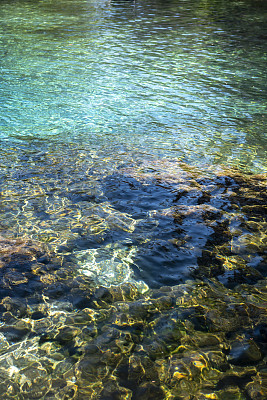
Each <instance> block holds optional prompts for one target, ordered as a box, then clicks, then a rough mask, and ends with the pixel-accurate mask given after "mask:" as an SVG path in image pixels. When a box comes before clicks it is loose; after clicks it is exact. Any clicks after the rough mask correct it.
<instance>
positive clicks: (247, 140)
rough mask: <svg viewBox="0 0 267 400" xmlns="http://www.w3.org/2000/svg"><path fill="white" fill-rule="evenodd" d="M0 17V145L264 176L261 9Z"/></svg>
mask: <svg viewBox="0 0 267 400" xmlns="http://www.w3.org/2000/svg"><path fill="white" fill-rule="evenodd" d="M0 7H1V8H0V18H1V20H0V21H1V22H0V29H1V36H0V40H1V42H0V52H1V53H0V54H1V86H0V90H1V92H0V96H1V103H0V107H1V108H0V116H1V117H0V118H1V120H0V121H1V122H0V124H1V125H0V127H1V129H0V135H1V141H2V142H3V143H4V145H5V146H6V145H9V144H10V143H13V141H14V143H17V144H18V145H19V144H23V143H28V142H29V141H32V140H36V139H38V140H40V139H41V140H42V143H43V146H45V145H46V144H47V143H51V142H53V143H54V144H55V145H57V144H60V143H82V145H84V146H90V147H93V148H95V149H99V148H101V147H102V146H107V147H108V148H109V150H108V151H109V152H111V153H113V152H114V153H116V151H117V147H118V146H119V147H120V148H122V149H125V150H126V151H131V150H132V149H138V151H140V152H144V153H147V154H156V155H161V156H162V155H164V156H173V157H177V158H179V159H182V160H184V161H187V162H190V163H194V164H198V165H199V164H200V163H201V164H203V165H205V164H211V163H225V164H227V165H239V166H241V167H243V168H246V169H247V170H251V171H253V172H263V171H265V170H266V7H265V5H264V2H250V1H243V2H242V1H241V2H240V1H238V2H235V1H226V2H225V1H208V2H206V1H201V2H199V1H197V2H196V1H167V2H162V1H152V2H150V1H149V2H148V1H102V0H99V1H97V0H95V1H80V0H79V1H62V0H60V1H56V0H55V1H51V0H49V1H11V2H9V1H2V2H1V5H0ZM27 145H28V144H27ZM38 146H39V145H38ZM40 146H41V150H42V145H40Z"/></svg>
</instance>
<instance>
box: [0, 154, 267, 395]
mask: <svg viewBox="0 0 267 400" xmlns="http://www.w3.org/2000/svg"><path fill="white" fill-rule="evenodd" d="M69 168H70V172H71V168H72V167H71V166H69ZM69 176H71V174H69ZM87 179H88V181H87V183H89V182H90V179H91V178H89V177H87ZM24 184H25V185H26V186H27V181H26V182H24ZM50 184H51V182H50ZM82 185H83V186H84V185H85V183H84V181H83V182H82ZM29 186H30V185H29ZM78 186H79V185H78ZM85 186H86V185H85ZM76 189H77V190H78V188H76ZM265 189H266V176H265V175H261V176H255V175H254V176H253V175H251V176H250V175H245V174H242V173H241V172H240V171H237V170H233V169H232V170H226V169H217V170H216V169H213V170H212V171H206V172H205V173H204V172H201V171H198V170H197V169H196V168H193V167H189V166H186V165H185V164H181V163H177V162H173V161H167V160H157V161H153V162H152V161H149V162H147V163H146V162H142V163H139V164H138V165H134V166H131V167H127V168H126V167H121V168H119V169H117V170H116V171H113V172H112V173H110V174H108V173H107V174H106V175H105V176H104V177H103V179H101V180H100V181H99V187H98V188H97V192H98V193H102V194H101V196H102V198H101V196H100V195H99V197H98V201H97V203H96V202H95V203H94V202H93V201H92V199H91V198H90V199H87V200H85V199H84V197H82V198H80V202H81V203H82V204H81V205H79V204H78V203H79V202H78V203H77V197H75V196H74V189H73V193H72V196H69V195H68V197H64V196H63V190H62V188H61V187H59V188H58V189H57V190H56V192H57V194H56V195H55V200H57V201H58V203H55V204H58V207H59V208H58V209H57V208H54V213H53V212H52V211H51V209H50V207H52V204H53V201H52V199H53V198H52V199H51V198H50V197H49V196H51V194H49V196H48V197H47V199H46V200H45V201H44V197H42V196H39V195H36V197H34V201H33V200H31V201H32V204H33V203H34V207H32V208H31V216H32V218H33V222H34V224H35V223H36V224H37V225H36V226H35V227H34V229H35V230H34V229H32V227H30V225H26V226H25V225H23V221H25V215H24V214H23V212H22V211H21V205H17V207H18V209H19V212H16V213H15V212H14V210H15V209H16V202H15V201H14V199H13V197H12V196H11V197H10V199H9V202H7V203H6V204H8V205H6V208H5V210H4V211H5V212H6V213H8V212H10V213H11V219H12V218H14V226H15V220H16V226H17V225H18V226H20V227H21V229H22V232H23V235H22V236H21V237H20V234H18V232H17V231H15V230H14V232H13V237H12V235H11V232H12V223H11V225H10V228H9V229H8V230H5V229H4V227H2V233H1V234H2V236H1V238H0V266H1V268H0V279H1V280H0V294H1V300H0V318H1V323H0V399H3V400H9V399H22V400H30V399H43V400H48V399H51V400H52V399H59V400H62V399H79V400H84V399H92V400H94V399H103V400H107V399H110V400H111V399H132V400H140V399H142V400H146V399H152V398H153V399H159V400H160V399H162V400H163V399H167V400H177V399H183V400H187V399H188V400H192V399H193V400H199V399H203V400H204V399H216V400H223V399H227V400H228V399H234V400H235V399H236V400H237V399H243V398H244V399H252V400H264V399H265V395H266V391H267V386H266V361H267V358H266V355H267V353H266V350H267V348H266V339H267V309H266V304H267V291H266V283H267V280H266V269H265V268H266V190H265ZM79 190H80V189H79ZM27 193H28V194H27ZM29 193H30V191H29V192H27V189H26V188H25V190H24V192H23V194H22V195H21V196H22V198H21V201H22V203H23V204H24V205H25V207H26V205H28V207H29V199H30V197H27V196H30V194H29ZM59 193H61V195H62V197H60V196H58V194H59ZM3 195H4V196H5V199H6V200H7V199H8V196H9V195H8V192H5V193H4V194H3ZM31 196H32V194H31ZM57 196H58V197H57ZM80 196H81V193H80ZM38 202H39V203H38ZM46 204H47V208H46ZM77 204H78V205H77ZM41 205H42V206H43V212H45V213H46V214H47V215H48V214H49V212H48V211H49V210H50V212H51V215H50V217H49V218H48V217H47V215H46V216H45V215H44V214H42V213H40V207H41ZM8 207H9V209H8ZM70 210H71V211H70ZM96 210H98V211H97V212H96ZM73 212H74V214H72V213H73ZM12 213H13V214H12ZM63 214H64V215H65V216H64V218H66V219H65V220H64V221H62V223H60V224H59V222H58V221H59V220H58V219H57V218H59V217H60V215H61V216H62V215H63ZM12 215H13V217H12ZM55 215H57V216H58V217H56V216H55ZM78 215H79V218H78V217H77V216H78ZM97 215H101V217H99V218H101V220H100V219H99V220H98V219H97ZM76 217H77V218H76ZM62 218H63V216H62ZM85 219H86V221H87V222H86V224H85V222H84V221H85ZM96 220H97V222H96ZM47 221H48V222H49V224H50V225H49V229H51V232H54V233H53V234H54V237H55V238H56V239H55V241H53V240H52V239H51V237H50V239H51V240H49V241H47V240H43V241H42V240H40V239H41V238H43V239H44V236H43V234H42V233H43V231H42V226H43V228H44V231H45V229H46V225H45V224H44V225H42V224H43V222H45V223H46V222H47ZM78 223H79V224H80V225H79V229H80V230H75V231H74V232H71V233H70V230H71V229H72V227H73V226H74V225H75V224H78ZM72 224H73V225H72ZM99 224H100V225H101V229H102V228H103V229H104V230H103V231H101V233H100V236H98V235H96V233H95V232H96V231H94V233H93V234H92V228H91V226H95V225H97V226H99ZM37 228H38V232H39V233H38V237H39V240H37V237H36V236H35V233H34V232H37ZM75 229H76V228H75ZM77 229H78V228H77ZM99 229H100V228H99ZM27 233H28V236H27ZM60 234H62V237H64V240H61V239H59V238H60ZM71 235H76V236H75V238H76V239H75V240H74V236H71ZM93 237H95V238H96V241H94V240H93ZM100 237H101V240H99V238H100ZM89 244H91V248H90V247H89ZM150 268H152V269H151V270H150ZM160 268H161V270H160ZM101 274H102V280H101ZM152 275H154V276H152ZM160 275H161V276H160Z"/></svg>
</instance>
